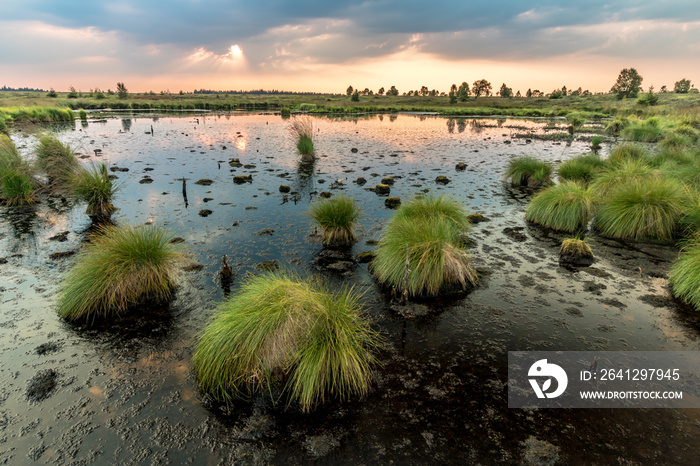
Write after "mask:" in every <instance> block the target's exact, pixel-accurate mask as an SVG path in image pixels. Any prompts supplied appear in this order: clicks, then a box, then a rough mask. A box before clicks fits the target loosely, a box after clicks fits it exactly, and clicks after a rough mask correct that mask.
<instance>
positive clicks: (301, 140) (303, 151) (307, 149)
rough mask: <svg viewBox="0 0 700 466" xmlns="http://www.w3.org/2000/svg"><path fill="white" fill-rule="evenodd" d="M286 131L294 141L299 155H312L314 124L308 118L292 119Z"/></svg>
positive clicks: (305, 116) (298, 117)
mask: <svg viewBox="0 0 700 466" xmlns="http://www.w3.org/2000/svg"><path fill="white" fill-rule="evenodd" d="M288 131H289V134H291V135H292V138H294V140H295V141H296V145H297V150H298V151H299V154H300V155H306V156H312V155H313V154H314V123H313V119H312V118H311V117H310V116H307V115H304V116H296V117H294V118H292V120H291V121H290V122H289V126H288Z"/></svg>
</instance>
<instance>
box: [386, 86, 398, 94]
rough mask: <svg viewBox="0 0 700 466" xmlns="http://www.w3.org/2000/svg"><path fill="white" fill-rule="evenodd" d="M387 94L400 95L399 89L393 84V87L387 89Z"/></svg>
mask: <svg viewBox="0 0 700 466" xmlns="http://www.w3.org/2000/svg"><path fill="white" fill-rule="evenodd" d="M386 95H399V90H398V89H396V86H391V88H389V90H388V91H386Z"/></svg>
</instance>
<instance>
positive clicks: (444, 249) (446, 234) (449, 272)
mask: <svg viewBox="0 0 700 466" xmlns="http://www.w3.org/2000/svg"><path fill="white" fill-rule="evenodd" d="M402 209H404V206H402V207H401V208H400V209H399V211H398V213H397V214H396V215H395V216H394V218H392V220H391V221H390V222H389V224H388V225H387V228H386V231H385V232H384V235H383V236H382V238H381V240H380V241H379V245H378V246H377V251H376V254H377V255H376V257H375V259H374V260H373V261H372V263H371V271H372V272H373V273H374V275H375V276H376V277H377V279H378V280H379V282H381V283H382V284H384V285H386V286H389V287H395V288H396V289H398V290H402V291H405V292H406V293H407V294H408V296H409V297H411V296H419V297H420V296H437V295H438V294H439V293H440V292H441V291H445V290H446V289H447V288H448V287H451V286H452V287H454V286H458V287H460V288H461V289H466V288H467V287H468V286H471V285H475V284H476V283H477V281H478V275H477V273H476V271H475V270H474V268H473V267H472V265H471V261H470V259H469V255H468V254H467V253H466V252H465V251H464V250H463V249H462V247H461V245H462V242H463V241H462V236H461V234H462V233H463V230H462V229H460V228H458V227H457V226H456V225H455V222H454V221H453V220H452V219H449V218H446V217H443V216H439V215H438V216H435V217H433V218H429V217H424V218H411V217H410V216H409V217H407V216H405V215H402V214H401V210H402ZM407 262H408V264H407ZM407 267H408V275H406V273H407Z"/></svg>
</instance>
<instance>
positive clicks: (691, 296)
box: [668, 241, 700, 309]
mask: <svg viewBox="0 0 700 466" xmlns="http://www.w3.org/2000/svg"><path fill="white" fill-rule="evenodd" d="M668 282H669V284H670V285H671V292H672V293H673V296H675V297H676V298H679V299H682V300H683V301H685V302H687V303H689V304H692V305H693V306H694V307H695V308H696V309H700V244H698V243H697V241H695V242H693V243H691V244H690V245H689V246H688V247H686V248H684V249H683V251H682V252H681V255H680V256H679V257H678V259H677V260H676V261H675V262H674V263H673V265H672V266H671V273H670V274H669V277H668Z"/></svg>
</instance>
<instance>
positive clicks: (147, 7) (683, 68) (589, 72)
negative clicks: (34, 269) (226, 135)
mask: <svg viewBox="0 0 700 466" xmlns="http://www.w3.org/2000/svg"><path fill="white" fill-rule="evenodd" d="M0 11H1V13H0V44H3V46H2V47H0V86H2V85H6V86H8V87H35V88H42V89H49V88H54V89H56V90H58V91H64V90H67V89H68V88H69V86H73V87H75V88H76V89H78V90H82V91H88V90H90V89H93V88H99V89H102V90H107V89H112V90H114V89H115V88H116V83H117V82H118V81H119V82H124V83H125V85H126V87H127V88H128V89H129V91H131V92H147V91H154V92H160V91H164V90H169V91H171V92H178V91H180V90H183V91H186V92H189V91H192V90H194V89H214V90H251V89H277V90H288V91H308V92H330V93H344V92H345V89H346V88H347V87H348V86H349V85H352V86H353V87H355V88H359V89H365V88H369V89H371V90H373V91H375V92H376V91H377V90H378V89H379V88H380V87H384V88H385V89H388V88H389V87H391V86H392V85H394V86H396V87H397V88H398V89H399V91H400V92H402V93H403V92H406V91H408V90H414V89H420V88H421V86H427V87H428V88H429V89H437V90H438V91H448V90H449V87H450V85H451V84H453V83H455V84H457V85H459V84H460V83H461V82H463V81H466V82H468V83H470V84H471V83H473V82H474V81H476V80H478V79H482V78H483V79H487V80H488V81H490V82H491V83H492V85H493V87H494V90H497V89H498V88H499V87H500V86H501V84H502V83H505V84H506V85H507V86H508V87H511V88H512V89H513V91H514V92H516V91H518V90H520V91H521V92H522V93H523V94H524V93H525V91H527V89H529V88H530V89H533V90H534V89H538V90H541V91H543V92H550V91H552V90H554V89H557V88H560V87H562V86H566V87H567V88H569V89H576V88H578V87H582V88H583V89H588V90H590V91H592V92H597V91H603V92H606V91H608V90H609V89H610V88H611V87H612V85H613V84H614V83H615V80H616V78H617V75H618V74H619V72H620V71H621V70H622V69H623V68H635V69H636V70H637V71H638V72H639V73H640V74H641V75H642V76H643V78H644V81H643V83H642V86H643V87H644V89H645V90H646V89H647V88H648V86H650V85H654V86H655V88H656V89H657V90H658V89H659V88H660V87H661V86H662V85H666V86H668V87H669V88H671V89H672V88H673V85H674V83H675V82H676V81H679V80H680V79H683V78H687V79H690V80H691V81H692V82H693V83H695V81H696V80H698V79H700V59H699V58H700V2H698V1H697V0H685V1H681V0H655V1H637V0H621V1H600V0H568V1H566V0H564V1H554V0H539V1H531V0H506V1H496V2H494V3H491V2H488V1H480V2H475V1H472V0H457V1H440V0H438V1H433V2H430V1H416V0H365V1H343V0H336V1H333V0H296V1H280V0H247V1H239V0H138V1H135V0H109V1H108V0H21V1H20V0H2V2H1V6H0Z"/></svg>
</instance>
